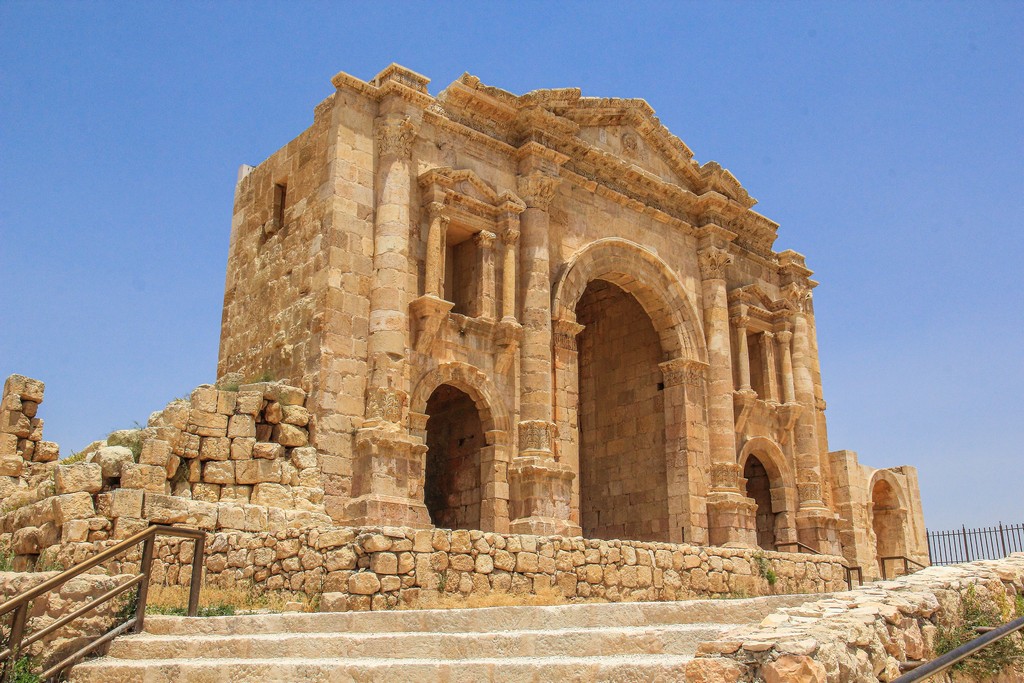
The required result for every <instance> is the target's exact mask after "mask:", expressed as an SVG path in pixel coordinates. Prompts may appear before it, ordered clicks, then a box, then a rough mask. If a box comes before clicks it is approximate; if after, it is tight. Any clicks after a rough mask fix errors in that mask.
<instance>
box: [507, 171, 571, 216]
mask: <svg viewBox="0 0 1024 683" xmlns="http://www.w3.org/2000/svg"><path fill="white" fill-rule="evenodd" d="M561 182H562V179H561V178H559V177H557V176H551V175H548V174H546V173H541V172H539V171H534V172H533V173H530V174H528V175H521V176H519V182H518V190H519V196H520V197H522V198H523V201H524V202H526V206H527V207H528V208H531V209H541V210H542V211H547V210H548V205H549V204H550V203H551V200H552V199H554V197H555V190H557V189H558V185H559V183H561Z"/></svg>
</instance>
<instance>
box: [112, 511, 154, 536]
mask: <svg viewBox="0 0 1024 683" xmlns="http://www.w3.org/2000/svg"><path fill="white" fill-rule="evenodd" d="M147 527H149V522H147V521H146V520H144V519H136V518H134V517H118V518H117V519H115V520H114V531H113V534H112V538H114V539H115V540H118V541H120V540H124V539H126V538H128V537H129V536H134V535H135V534H137V533H139V532H140V531H143V530H144V529H146V528H147Z"/></svg>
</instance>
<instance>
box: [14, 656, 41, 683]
mask: <svg viewBox="0 0 1024 683" xmlns="http://www.w3.org/2000/svg"><path fill="white" fill-rule="evenodd" d="M9 680H10V683H41V682H42V679H41V678H39V676H37V675H36V674H34V673H32V660H31V659H29V657H28V655H26V656H24V657H22V658H21V659H17V660H15V662H14V666H13V667H12V669H11V677H10V679H9Z"/></svg>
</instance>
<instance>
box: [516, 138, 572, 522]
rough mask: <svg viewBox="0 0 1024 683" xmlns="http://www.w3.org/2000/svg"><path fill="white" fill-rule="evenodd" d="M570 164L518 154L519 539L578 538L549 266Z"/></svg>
mask: <svg viewBox="0 0 1024 683" xmlns="http://www.w3.org/2000/svg"><path fill="white" fill-rule="evenodd" d="M566 159H567V157H565V156H564V155H561V154H558V153H557V152H554V151H552V150H549V149H547V148H546V147H544V146H543V145H541V144H539V143H537V142H527V143H526V144H524V145H523V146H522V147H521V148H520V150H519V177H518V190H519V196H520V197H521V198H522V199H523V201H524V202H525V203H526V210H525V211H523V213H522V215H521V217H520V227H521V230H522V237H521V238H520V245H519V249H520V252H521V256H522V259H521V262H520V266H521V268H522V273H521V277H520V280H519V282H520V291H521V293H522V302H523V312H522V324H523V342H522V346H521V349H520V373H519V374H520V377H519V395H520V404H519V420H520V421H519V433H518V437H519V454H518V456H517V457H516V458H515V459H514V461H513V463H512V466H511V467H510V468H509V483H510V487H511V505H512V518H513V521H512V523H511V525H510V529H511V531H512V532H513V533H532V534H562V535H576V534H578V533H579V525H578V524H573V523H572V521H571V520H570V509H569V506H570V500H571V496H572V493H571V492H572V480H573V479H574V478H575V473H574V472H573V471H572V469H571V468H570V467H569V466H568V465H567V464H565V463H561V462H558V461H557V460H556V458H555V453H554V444H555V440H556V439H557V433H556V429H555V422H554V408H553V405H552V399H553V392H552V371H553V362H552V361H553V359H552V343H551V341H552V338H551V324H552V323H551V267H550V245H549V240H550V237H549V230H550V217H549V215H548V206H549V205H550V204H551V201H552V199H554V197H555V192H556V190H557V189H558V185H559V183H560V182H561V178H559V177H558V169H559V166H560V165H561V164H562V163H564V162H565V160H566Z"/></svg>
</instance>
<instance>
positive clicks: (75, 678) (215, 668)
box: [68, 655, 691, 683]
mask: <svg viewBox="0 0 1024 683" xmlns="http://www.w3.org/2000/svg"><path fill="white" fill-rule="evenodd" d="M690 660H691V657H688V656H679V655H627V656H603V657H539V658H529V657H521V658H507V659H506V658H486V659H462V660H457V661H444V660H436V659H355V660H351V659H330V658H318V659H303V658H298V657H295V658H286V659H140V660H123V659H113V658H109V657H104V658H102V659H95V660H91V661H88V662H85V663H83V664H79V665H78V666H76V667H75V668H74V669H72V671H71V675H70V677H69V679H68V680H69V681H70V683H110V681H117V682H118V683H171V682H172V681H173V682H174V683H215V682H216V683H220V682H223V683H229V682H230V683H243V682H244V683H249V682H252V683H256V682H259V683H269V682H280V683H286V682H289V683H290V682H292V681H295V682H296V683H298V682H300V681H301V682H302V683H306V682H308V681H330V682H331V683H341V682H347V681H353V682H354V681H358V682H359V683H371V682H374V681H380V682H382V683H402V682H403V681H412V682H415V683H433V682H434V681H437V682H438V683H441V682H442V681H443V682H444V683H462V682H465V683H479V682H480V681H496V682H501V683H520V682H527V681H528V682H530V683H538V682H540V681H544V682H548V681H574V682H578V681H629V682H630V683H640V682H641V681H651V682H655V681H656V682H658V683H669V682H670V681H681V680H683V671H684V669H685V667H686V664H687V662H689V661H690Z"/></svg>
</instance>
